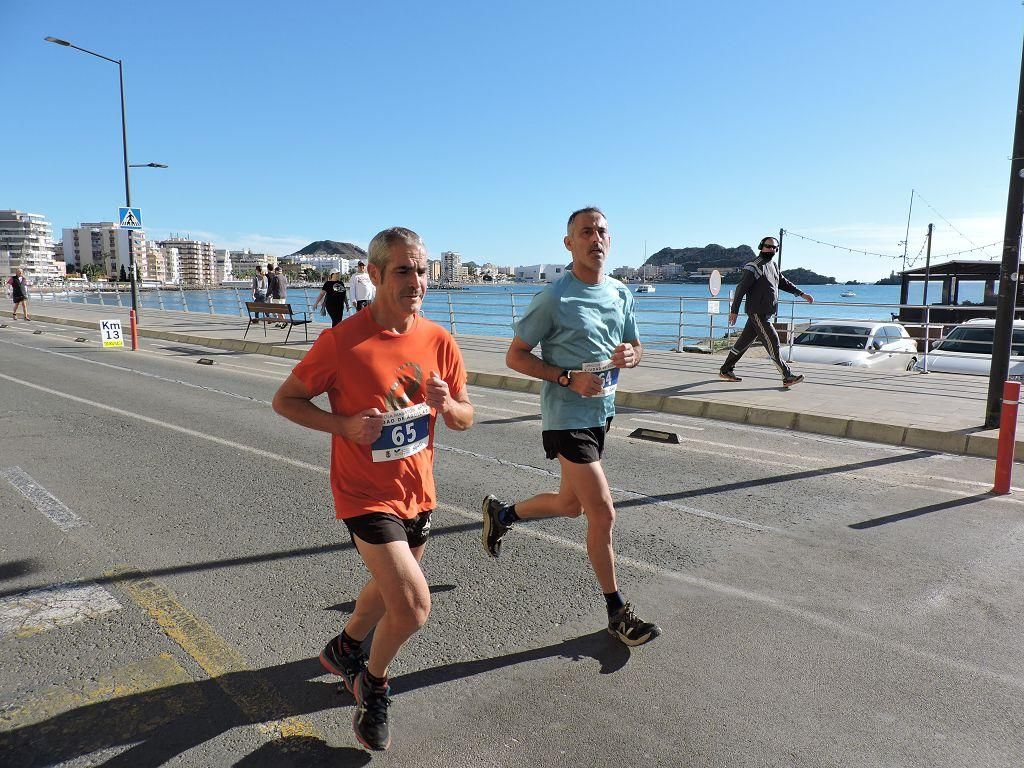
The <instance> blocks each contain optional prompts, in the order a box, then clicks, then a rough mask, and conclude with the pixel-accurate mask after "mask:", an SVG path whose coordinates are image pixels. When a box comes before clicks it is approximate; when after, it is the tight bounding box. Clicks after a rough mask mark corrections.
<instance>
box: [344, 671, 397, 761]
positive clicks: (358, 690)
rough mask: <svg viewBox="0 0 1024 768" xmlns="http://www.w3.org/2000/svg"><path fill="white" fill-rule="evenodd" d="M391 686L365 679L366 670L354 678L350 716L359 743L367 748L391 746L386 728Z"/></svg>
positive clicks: (382, 748)
mask: <svg viewBox="0 0 1024 768" xmlns="http://www.w3.org/2000/svg"><path fill="white" fill-rule="evenodd" d="M389 693H391V687H390V686H389V685H388V684H387V683H385V684H384V685H382V686H380V687H379V688H378V687H377V686H375V685H373V684H372V683H371V682H370V681H369V680H367V679H366V670H365V669H364V670H363V671H362V672H360V673H359V676H358V677H357V678H356V682H355V687H354V690H353V691H352V695H353V696H355V697H356V714H355V716H354V717H353V718H352V728H353V729H355V732H356V738H357V739H359V743H360V744H362V745H363V746H364V747H366V748H367V749H372V750H375V751H378V752H379V751H383V750H385V749H387V748H388V747H390V746H391V732H390V730H389V729H388V707H389V706H391V699H390V698H389V697H388V694H389Z"/></svg>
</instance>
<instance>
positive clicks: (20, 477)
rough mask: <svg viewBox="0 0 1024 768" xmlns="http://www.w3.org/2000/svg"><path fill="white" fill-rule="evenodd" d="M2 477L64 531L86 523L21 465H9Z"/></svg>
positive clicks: (1, 473)
mask: <svg viewBox="0 0 1024 768" xmlns="http://www.w3.org/2000/svg"><path fill="white" fill-rule="evenodd" d="M0 477H4V478H6V479H7V482H9V483H10V484H11V485H13V486H14V487H15V488H17V489H18V492H19V493H20V494H21V495H22V496H24V497H25V498H26V499H28V500H29V501H31V502H32V504H33V505H34V506H35V508H36V509H38V510H39V511H40V512H42V513H43V514H44V515H46V517H48V518H49V519H50V521H51V522H52V523H53V524H54V525H56V526H57V527H58V528H60V529H61V530H62V531H67V530H69V529H71V528H77V527H78V526H81V525H85V521H84V520H82V518H80V517H79V516H78V515H76V514H75V513H74V512H72V511H71V510H70V509H68V508H67V506H66V505H65V504H64V502H62V501H61V500H60V499H58V498H57V497H56V496H54V495H53V494H52V493H50V492H49V491H47V490H46V489H45V488H43V486H41V485H40V484H39V483H37V482H36V481H35V480H33V479H32V478H31V477H30V476H29V474H28V473H27V472H26V471H25V470H23V469H22V468H21V467H9V468H7V469H5V470H4V471H3V472H0Z"/></svg>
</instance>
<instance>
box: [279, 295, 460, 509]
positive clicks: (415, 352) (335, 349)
mask: <svg viewBox="0 0 1024 768" xmlns="http://www.w3.org/2000/svg"><path fill="white" fill-rule="evenodd" d="M434 371H436V372H437V374H438V376H440V377H441V378H442V379H444V380H445V381H446V382H447V383H448V389H449V390H450V391H451V393H452V395H453V396H456V395H458V394H459V393H461V392H464V391H465V389H466V367H465V365H464V363H463V362H462V353H461V352H460V351H459V347H458V345H457V344H456V343H455V340H454V339H453V338H452V337H451V334H449V333H448V331H446V330H445V329H444V328H442V327H441V326H439V325H438V324H437V323H434V322H431V321H430V320H427V319H426V318H423V317H417V318H416V321H415V322H414V323H413V327H412V328H411V329H410V330H409V331H407V332H406V333H395V332H393V331H389V330H387V329H385V328H382V327H381V326H379V325H378V324H377V323H376V322H375V321H374V319H373V315H371V314H370V309H369V307H367V308H365V309H363V310H362V311H360V312H357V313H356V314H354V315H352V316H351V317H349V318H348V319H347V320H344V321H343V322H341V323H340V324H338V325H337V326H335V327H334V328H332V329H330V330H328V331H324V332H323V333H321V334H320V336H319V338H317V340H316V342H315V343H314V344H313V348H312V349H310V350H309V352H307V353H306V356H305V357H304V358H302V360H301V362H299V364H298V365H296V366H295V368H294V369H292V373H294V374H295V375H296V376H297V377H298V378H299V380H300V381H302V383H303V384H304V385H305V386H306V389H307V390H308V391H309V394H310V395H311V396H313V397H316V396H317V395H320V394H322V393H324V392H326V393H327V395H328V398H329V399H330V401H331V411H332V412H333V413H337V414H341V415H344V416H352V415H354V414H357V413H359V412H360V411H365V410H366V409H367V408H377V409H378V410H380V411H383V412H384V413H385V423H384V429H383V430H382V431H381V436H380V437H379V438H378V439H377V440H376V441H375V442H374V443H373V445H372V446H371V445H360V444H359V443H354V442H352V441H351V440H349V439H347V438H345V437H342V436H341V435H332V439H331V491H332V492H333V494H334V510H335V514H336V515H337V517H339V518H341V519H344V518H348V517H357V516H359V515H365V514H366V513H367V512H390V513H391V514H393V515H397V516H398V517H401V518H406V519H408V518H413V517H416V515H418V514H420V513H421V512H426V511H427V510H432V509H433V508H434V504H435V500H436V492H435V490H434V472H433V464H434V422H435V420H436V418H437V413H436V412H435V411H434V410H433V409H432V408H430V407H428V406H427V405H426V399H427V396H426V384H425V382H426V379H427V377H429V376H430V374H431V372H434Z"/></svg>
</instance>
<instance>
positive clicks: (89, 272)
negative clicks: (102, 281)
mask: <svg viewBox="0 0 1024 768" xmlns="http://www.w3.org/2000/svg"><path fill="white" fill-rule="evenodd" d="M82 274H83V275H85V276H86V277H87V278H89V279H90V280H96V279H98V278H101V277H106V276H107V273H106V272H104V271H103V267H101V266H100V265H99V264H86V265H85V266H84V267H82Z"/></svg>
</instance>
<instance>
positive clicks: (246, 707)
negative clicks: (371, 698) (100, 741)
mask: <svg viewBox="0 0 1024 768" xmlns="http://www.w3.org/2000/svg"><path fill="white" fill-rule="evenodd" d="M106 575H107V576H109V577H111V578H115V579H116V580H117V582H118V585H119V586H120V588H121V589H123V590H124V592H125V594H127V595H128V597H130V598H131V599H132V600H133V601H134V602H135V603H136V604H137V605H138V606H139V607H141V608H142V609H143V610H144V611H146V613H148V614H149V615H150V616H151V617H152V618H153V620H154V621H155V622H156V623H157V625H158V626H159V627H160V628H161V629H162V630H163V632H164V634H165V635H167V636H168V637H169V638H170V639H171V640H173V641H174V642H175V643H177V644H178V645H179V646H180V647H181V649H182V650H183V651H185V653H187V654H188V655H189V656H191V657H192V658H193V659H195V661H196V662H197V663H198V664H199V666H201V667H202V668H203V670H204V671H205V672H206V673H207V674H208V675H209V676H210V677H211V678H213V680H214V682H215V683H217V685H218V686H219V687H220V688H221V690H223V691H224V693H226V694H227V695H228V696H229V697H230V698H231V700H232V701H234V702H235V704H236V705H237V706H238V708H239V709H241V710H242V712H243V713H244V714H245V716H246V717H248V718H249V720H251V721H252V722H254V723H263V725H261V726H260V730H261V731H263V732H264V733H268V734H271V735H273V736H276V737H278V738H284V737H288V736H308V737H312V738H316V739H321V740H323V739H324V737H323V735H322V734H320V733H319V731H317V729H316V728H315V727H314V726H313V725H312V724H311V723H308V722H306V721H305V720H302V719H300V718H298V717H287V718H284V719H279V720H270V721H268V722H264V721H265V720H266V713H267V712H285V711H287V710H288V707H289V705H288V704H287V703H286V702H285V701H284V699H282V698H281V696H280V695H279V694H278V693H277V691H276V690H274V689H273V688H272V687H271V686H269V685H268V684H267V683H266V682H264V681H263V680H262V679H260V677H259V676H258V675H238V674H231V673H232V672H235V673H237V672H251V671H252V669H251V668H250V667H249V665H248V664H247V663H246V661H245V658H244V657H243V656H242V654H240V653H239V652H238V651H237V650H235V649H234V648H233V647H232V646H231V645H229V644H228V642H227V641H226V640H224V638H222V637H221V636H220V635H218V634H217V633H216V632H215V631H214V630H213V628H212V627H211V626H210V625H209V624H207V623H206V622H205V621H203V619H201V618H199V617H198V616H195V615H193V614H192V613H190V612H189V611H188V610H187V609H186V608H185V607H184V606H183V605H182V604H181V602H180V601H179V600H178V598H177V596H176V595H175V594H174V593H173V592H172V591H171V590H169V589H168V588H167V587H164V586H162V585H161V584H158V583H157V582H155V581H153V580H152V579H147V578H145V577H144V576H142V574H141V573H139V572H138V571H136V570H134V569H130V568H125V569H120V570H117V571H114V572H112V573H109V574H106Z"/></svg>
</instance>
